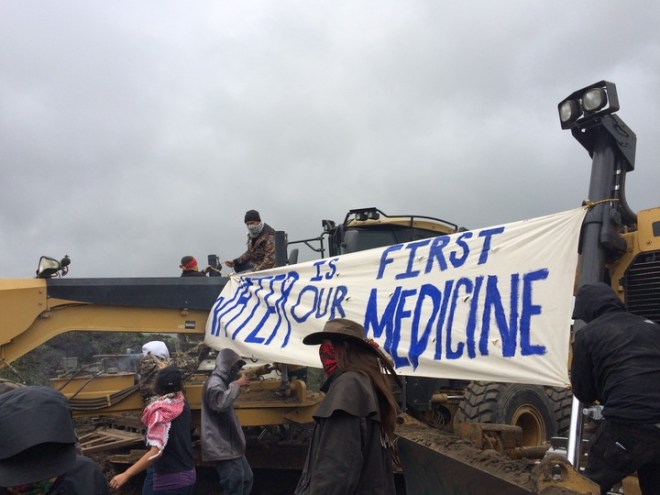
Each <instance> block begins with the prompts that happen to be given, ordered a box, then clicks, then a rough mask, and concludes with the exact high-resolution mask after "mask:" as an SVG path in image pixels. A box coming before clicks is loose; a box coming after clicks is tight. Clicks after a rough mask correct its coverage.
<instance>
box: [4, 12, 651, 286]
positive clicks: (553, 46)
mask: <svg viewBox="0 0 660 495" xmlns="http://www.w3.org/2000/svg"><path fill="white" fill-rule="evenodd" d="M1 8H2V15H0V45H1V46H2V47H3V50H2V51H0V67H2V70H1V71H0V108H1V109H2V111H1V112H0V166H1V167H2V177H3V179H2V181H1V182H0V229H1V231H2V238H1V239H0V256H1V257H0V259H2V263H0V275H1V276H2V277H30V276H33V274H34V270H35V268H36V264H37V261H38V258H39V256H41V255H49V256H54V257H61V256H63V255H64V254H69V255H70V256H71V258H72V260H73V263H72V265H71V271H70V275H69V276H71V277H74V276H75V277H91V276H96V277H102V276H167V275H172V276H176V275H178V267H177V265H178V262H179V259H180V257H181V256H183V255H186V254H192V255H194V256H196V257H198V259H200V261H202V260H204V261H205V259H206V255H207V254H210V253H216V254H218V255H220V257H221V259H227V258H231V257H234V256H236V255H238V254H239V253H240V252H242V250H243V247H244V239H245V230H244V226H243V224H242V218H243V213H244V212H245V210H247V209H251V208H256V209H259V210H260V211H261V212H262V218H263V219H264V220H265V221H266V222H268V223H269V224H271V225H272V226H273V227H275V228H277V229H281V230H286V231H287V232H288V233H289V238H290V239H301V238H309V237H313V236H316V235H318V234H319V233H320V232H321V219H324V218H329V219H334V220H337V221H340V220H342V219H343V217H344V215H345V213H346V211H348V209H350V208H355V207H362V206H377V207H379V208H381V209H383V210H385V211H386V212H390V213H416V214H423V215H432V216H438V217H441V218H445V219H447V220H449V221H452V222H455V223H458V224H460V225H465V226H468V227H480V226H487V225H493V224H497V223H504V222H509V221H515V220H520V219H523V218H528V217H532V216H537V215H542V214H548V213H553V212H556V211H561V210H564V209H569V208H572V207H575V206H578V205H579V204H580V202H581V201H582V200H583V199H586V194H587V191H588V180H589V171H590V159H589V157H588V155H587V153H586V151H585V150H584V149H583V148H581V146H580V145H579V144H578V143H577V142H576V141H575V140H573V138H572V137H571V136H570V133H568V132H564V131H561V129H560V127H559V123H558V118H557V112H556V105H557V103H558V102H559V101H560V100H561V99H562V98H564V97H566V96H568V94H570V93H571V92H573V91H574V90H576V89H579V88H581V87H583V86H586V85H587V84H590V83H593V82H596V81H598V80H601V79H607V80H610V81H613V82H615V83H616V84H617V87H618V90H619V97H620V100H621V106H622V109H621V111H620V116H621V117H622V118H623V119H624V120H625V121H626V122H627V123H628V124H629V125H630V127H631V128H632V129H633V130H634V131H635V132H636V133H637V136H638V147H637V170H636V171H635V172H634V173H632V174H630V175H629V179H628V193H627V196H628V200H629V203H630V204H631V206H632V207H633V208H634V209H643V208H650V207H654V206H657V205H658V199H659V198H658V194H657V184H658V183H660V170H659V168H658V167H657V166H656V165H655V162H656V157H657V156H658V155H659V154H660V149H659V148H660V142H658V140H657V138H656V136H657V130H658V128H659V122H658V115H659V114H660V97H659V96H658V93H657V88H658V87H660V81H659V79H660V70H659V69H658V63H657V60H659V59H660V36H659V35H658V34H657V21H658V15H659V13H660V5H658V4H657V3H655V2H651V1H645V2H639V3H637V4H636V8H630V6H629V5H626V4H623V3H621V2H616V1H598V2H597V1H595V0H589V1H585V2H579V3H575V2H568V1H562V2H550V1H543V2H526V1H522V0H520V1H506V2H488V1H485V0H483V1H477V2H469V3H458V4H455V5H454V4H446V2H430V1H414V2H390V1H378V2H376V1H360V2H345V3H337V2H314V3H301V2H294V1H282V2H267V1H262V2H258V1H257V2H250V3H240V2H239V3H237V2H225V1H221V2H202V1H200V2H195V3H194V4H192V5H191V4H186V5H183V4H180V3H178V2H137V3H136V2H127V1H117V2H112V3H107V4H92V3H89V2H83V1H66V2H57V3H44V2H35V1H31V0H27V1H22V2H5V3H4V4H3V5H2V7H1ZM202 262H203V261H202Z"/></svg>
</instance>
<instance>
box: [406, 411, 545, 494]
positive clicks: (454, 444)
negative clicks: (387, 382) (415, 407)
mask: <svg viewBox="0 0 660 495" xmlns="http://www.w3.org/2000/svg"><path fill="white" fill-rule="evenodd" d="M398 432H399V434H400V435H401V436H404V437H405V438H407V439H409V440H411V441H413V442H415V443H417V444H420V445H423V446H426V447H428V448H430V449H433V450H437V451H439V452H442V453H444V454H446V455H449V456H451V457H453V458H455V459H458V460H460V461H463V462H465V463H467V464H468V465H470V466H474V467H479V468H480V469H483V470H484V471H486V472H488V473H491V474H493V475H495V476H497V477H498V478H502V479H505V480H508V481H510V482H512V483H515V484H516V485H519V486H520V487H522V488H526V489H530V490H532V489H534V486H535V483H534V481H533V478H532V471H533V469H534V467H535V466H536V462H535V461H534V460H530V459H526V458H523V459H515V460H514V459H509V458H508V457H506V456H504V455H502V454H500V453H498V452H496V451H494V450H480V449H476V448H474V447H473V446H472V445H471V444H470V443H469V442H467V441H465V440H462V439H461V438H460V437H459V436H457V435H453V434H450V433H447V432H444V431H440V430H436V429H433V428H427V427H421V426H419V425H417V424H415V423H410V424H404V425H400V426H399V428H398Z"/></svg>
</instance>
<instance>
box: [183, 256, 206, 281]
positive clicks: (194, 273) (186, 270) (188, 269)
mask: <svg viewBox="0 0 660 495" xmlns="http://www.w3.org/2000/svg"><path fill="white" fill-rule="evenodd" d="M179 268H181V276H182V277H206V272H205V271H204V272H200V271H199V265H198V264H197V260H196V259H195V257H194V256H184V257H183V258H181V264H180V265H179Z"/></svg>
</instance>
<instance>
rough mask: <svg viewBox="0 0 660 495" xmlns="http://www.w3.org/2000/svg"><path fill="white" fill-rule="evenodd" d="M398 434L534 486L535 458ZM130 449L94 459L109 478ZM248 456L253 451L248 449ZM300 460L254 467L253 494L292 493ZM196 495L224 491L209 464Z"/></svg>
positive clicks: (401, 488)
mask: <svg viewBox="0 0 660 495" xmlns="http://www.w3.org/2000/svg"><path fill="white" fill-rule="evenodd" d="M76 421H77V430H78V433H79V435H81V434H84V433H87V432H89V431H91V430H93V429H94V422H93V421H92V420H85V419H77V420H76ZM398 428H399V430H398V431H399V433H400V435H402V436H405V437H406V438H407V439H409V440H412V441H414V442H415V443H418V444H420V445H424V446H426V447H428V448H431V449H434V450H438V451H441V452H443V453H444V454H449V455H450V456H452V457H454V458H456V459H459V460H461V461H463V462H465V463H467V464H469V465H471V466H478V467H479V468H481V469H483V470H484V471H487V472H489V473H491V474H494V475H495V476H497V477H500V478H503V479H506V480H509V481H511V482H513V483H515V484H517V485H519V486H521V487H524V488H530V489H531V488H533V485H534V483H533V480H532V471H533V468H534V466H535V465H536V463H535V461H533V460H529V459H519V460H512V459H509V458H507V457H505V456H504V455H502V454H499V453H497V452H495V451H493V450H479V449H476V448H474V447H473V446H472V445H471V444H470V443H469V442H467V441H465V440H462V439H461V438H460V437H458V436H456V435H453V434H450V433H447V432H445V431H440V430H436V429H433V428H428V427H426V426H421V425H420V424H417V423H416V422H413V423H406V424H403V425H400V426H399V427H398ZM140 448H142V446H141V445H136V446H133V449H140ZM264 449H267V447H262V448H260V449H258V450H257V451H256V452H252V454H253V455H255V458H256V456H257V455H258V451H263V450H264ZM129 451H130V449H129V448H124V449H119V450H115V451H108V452H103V453H99V454H93V455H90V457H92V458H93V459H94V460H95V462H96V463H97V464H98V465H99V466H101V468H102V469H103V471H104V474H105V475H106V477H107V479H108V480H109V479H110V478H112V476H113V475H114V474H115V473H116V472H121V470H123V469H125V468H126V467H127V465H126V464H116V463H112V462H110V459H112V458H113V456H116V455H117V454H127V453H128V452H129ZM248 459H250V453H249V452H248ZM301 459H304V452H303V457H302V458H300V457H298V458H297V459H295V461H294V459H293V458H292V457H288V456H286V455H285V459H284V462H283V463H282V464H281V465H280V466H279V468H278V469H258V468H253V469H254V475H255V484H254V489H253V494H255V495H289V494H291V493H293V491H294V489H295V487H296V484H297V482H298V479H299V477H300V469H299V468H297V467H296V468H287V466H289V465H290V464H289V463H288V462H287V461H288V460H290V461H291V463H292V464H295V465H301ZM404 477H405V474H397V485H398V486H397V493H398V495H405V480H404ZM143 479H144V475H139V476H136V477H135V478H134V479H132V480H131V482H130V483H129V484H128V485H127V486H125V487H123V488H122V489H121V490H119V491H117V492H115V493H118V494H125V495H138V494H140V493H141V487H142V481H143ZM194 493H195V494H200V495H201V494H221V491H220V488H219V486H218V480H217V474H216V473H215V470H214V469H213V468H211V467H208V466H198V469H197V483H196V486H195V492H194Z"/></svg>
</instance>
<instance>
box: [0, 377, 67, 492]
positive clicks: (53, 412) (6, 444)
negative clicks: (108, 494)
mask: <svg viewBox="0 0 660 495" xmlns="http://www.w3.org/2000/svg"><path fill="white" fill-rule="evenodd" d="M0 438H1V439H2V441H1V442H0V486H3V487H7V486H17V485H24V484H29V483H34V482H37V481H42V480H47V479H49V478H52V477H54V476H60V475H62V474H64V473H66V472H67V471H69V470H70V469H71V468H73V466H74V465H75V462H76V453H77V451H76V441H77V439H76V433H75V431H74V428H73V419H72V417H71V409H70V406H69V401H68V400H67V398H66V397H64V395H62V394H61V393H60V392H58V391H56V390H55V389H52V388H50V387H21V388H17V389H15V390H12V391H11V392H7V393H5V394H2V395H0Z"/></svg>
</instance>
